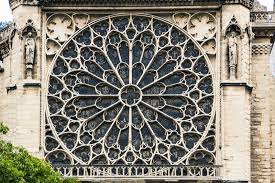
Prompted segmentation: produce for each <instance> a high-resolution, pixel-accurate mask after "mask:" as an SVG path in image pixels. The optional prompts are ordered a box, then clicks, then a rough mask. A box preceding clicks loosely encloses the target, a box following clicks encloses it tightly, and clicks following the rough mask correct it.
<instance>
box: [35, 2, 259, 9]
mask: <svg viewBox="0 0 275 183" xmlns="http://www.w3.org/2000/svg"><path fill="white" fill-rule="evenodd" d="M253 2H254V0H180V1H179V0H146V1H133V0H110V1H105V0H81V1H75V0H66V1H64V0H39V3H40V5H42V6H60V5H65V6H66V5H67V6H70V5H74V6H75V5H78V6H81V5H82V6H83V5H85V6H86V5H90V6H101V7H104V6H105V7H106V6H128V7H129V6H182V5H223V4H242V5H244V6H246V7H248V8H250V9H251V8H252V7H253Z"/></svg>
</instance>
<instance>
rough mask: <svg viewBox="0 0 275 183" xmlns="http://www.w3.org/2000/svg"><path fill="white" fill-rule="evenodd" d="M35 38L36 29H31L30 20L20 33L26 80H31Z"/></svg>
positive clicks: (31, 23)
mask: <svg viewBox="0 0 275 183" xmlns="http://www.w3.org/2000/svg"><path fill="white" fill-rule="evenodd" d="M36 36H37V32H36V29H35V28H34V27H33V22H32V20H28V21H27V23H26V26H25V28H24V29H23V31H22V37H23V39H24V53H25V55H24V59H25V65H26V78H27V79H33V70H34V63H35V49H36V46H35V38H36Z"/></svg>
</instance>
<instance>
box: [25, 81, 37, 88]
mask: <svg viewBox="0 0 275 183" xmlns="http://www.w3.org/2000/svg"><path fill="white" fill-rule="evenodd" d="M23 87H39V88H40V87H41V82H40V81H39V80H34V79H26V80H24V81H23Z"/></svg>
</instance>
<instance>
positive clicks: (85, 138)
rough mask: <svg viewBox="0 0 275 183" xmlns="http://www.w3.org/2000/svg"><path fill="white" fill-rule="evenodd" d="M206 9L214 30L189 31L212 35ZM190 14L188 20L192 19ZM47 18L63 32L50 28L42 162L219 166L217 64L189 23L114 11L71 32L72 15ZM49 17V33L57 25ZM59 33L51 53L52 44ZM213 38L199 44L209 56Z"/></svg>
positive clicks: (207, 35)
mask: <svg viewBox="0 0 275 183" xmlns="http://www.w3.org/2000/svg"><path fill="white" fill-rule="evenodd" d="M203 15H205V16H206V15H207V16H208V18H205V17H204V16H203V17H204V18H202V19H201V20H202V22H204V24H207V25H210V24H211V26H209V28H207V30H209V29H210V30H211V31H210V32H207V31H205V32H204V33H203V36H202V35H198V36H195V38H197V39H200V40H201V39H205V38H210V37H211V36H212V37H213V34H214V32H215V26H214V24H213V22H212V21H214V19H213V17H211V16H209V15H208V14H203ZM59 16H60V17H59ZM53 17H54V18H53ZM64 18H65V21H61V20H62V19H63V20H64ZM195 18H198V15H197V14H195V16H194V20H193V21H192V25H193V24H194V25H197V24H196V22H197V20H195ZM49 20H51V21H50V22H53V21H52V20H55V21H54V22H59V23H61V22H63V24H62V25H66V26H63V28H62V30H64V31H65V32H64V34H63V35H61V36H60V35H58V34H55V33H53V32H51V31H49V29H48V33H47V35H48V39H49V40H48V41H49V44H53V45H54V47H56V49H55V50H54V51H50V53H54V54H55V57H54V59H53V63H52V67H51V72H50V76H49V78H48V90H47V91H48V93H47V103H48V105H47V112H46V116H47V126H46V139H45V153H46V159H47V160H48V161H50V162H51V163H53V164H55V165H59V164H67V165H102V164H104V165H116V164H124V165H142V164H143V165H153V164H154V165H194V166H197V165H214V164H215V163H216V162H215V157H216V155H215V154H216V143H215V121H214V113H215V110H214V85H213V71H212V68H211V65H210V62H209V59H208V57H207V54H205V52H206V51H205V50H203V48H202V46H200V44H199V43H198V42H196V40H195V39H194V38H193V36H191V35H190V34H189V33H187V31H186V30H184V29H179V28H178V27H176V26H173V24H171V23H169V22H167V21H165V20H163V19H161V18H158V17H154V16H145V15H133V16H132V15H131V16H128V15H119V16H110V17H106V18H102V19H100V21H96V22H92V23H89V24H87V25H85V26H84V27H83V28H82V29H81V30H79V31H77V32H76V33H74V34H73V32H72V31H73V30H74V28H73V27H72V25H74V22H71V19H70V18H69V17H67V16H64V15H63V14H59V15H58V16H57V15H52V17H51V18H49ZM57 20H58V21H57ZM69 20H70V21H69ZM64 22H66V23H64ZM49 24H51V26H50V27H51V28H52V30H56V28H55V27H57V26H59V25H58V23H56V24H54V23H49V22H48V23H47V25H49ZM65 27H66V28H65ZM68 27H69V28H68ZM210 27H211V28H210ZM193 28H194V27H192V29H193ZM57 30H59V29H58V28H57ZM206 32H207V33H206ZM69 34H70V35H72V36H71V37H70V38H69V39H68V35H69ZM53 39H54V40H56V41H55V42H53V41H52V40H53ZM65 39H66V40H67V41H66V42H65V43H64V44H63V46H62V49H60V50H59V51H57V50H58V48H59V47H60V45H59V43H58V41H61V40H63V41H64V40H65ZM50 40H51V41H50ZM214 43H215V40H214V39H212V40H211V39H210V40H209V42H205V43H204V48H207V49H208V51H209V53H214V50H215V46H214Z"/></svg>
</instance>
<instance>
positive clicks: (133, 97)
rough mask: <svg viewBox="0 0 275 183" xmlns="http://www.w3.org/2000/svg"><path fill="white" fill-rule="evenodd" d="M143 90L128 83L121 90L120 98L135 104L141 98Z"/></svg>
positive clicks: (132, 104)
mask: <svg viewBox="0 0 275 183" xmlns="http://www.w3.org/2000/svg"><path fill="white" fill-rule="evenodd" d="M141 96H142V92H141V90H140V89H139V88H138V87H137V86H134V85H127V86H125V87H123V88H122V89H121V91H120V100H121V101H122V103H124V104H125V105H128V106H134V105H136V104H138V103H139V102H140V100H141Z"/></svg>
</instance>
